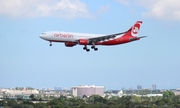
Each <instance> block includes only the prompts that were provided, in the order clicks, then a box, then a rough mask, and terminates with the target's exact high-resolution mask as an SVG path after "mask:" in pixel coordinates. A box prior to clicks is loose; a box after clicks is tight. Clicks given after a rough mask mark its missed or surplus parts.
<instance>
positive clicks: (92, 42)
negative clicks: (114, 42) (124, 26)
mask: <svg viewBox="0 0 180 108" xmlns="http://www.w3.org/2000/svg"><path fill="white" fill-rule="evenodd" d="M128 31H129V30H128ZM128 31H126V32H128ZM126 32H121V33H116V34H110V35H104V36H99V37H95V38H89V39H88V41H89V43H90V44H95V43H97V42H100V41H105V40H109V39H113V38H115V37H116V36H118V35H121V34H124V33H126Z"/></svg>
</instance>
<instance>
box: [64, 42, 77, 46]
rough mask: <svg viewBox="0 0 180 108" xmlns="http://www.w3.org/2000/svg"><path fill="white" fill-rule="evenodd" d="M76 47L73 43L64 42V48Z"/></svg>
mask: <svg viewBox="0 0 180 108" xmlns="http://www.w3.org/2000/svg"><path fill="white" fill-rule="evenodd" d="M75 45H76V43H73V42H66V43H65V46H66V47H73V46H75Z"/></svg>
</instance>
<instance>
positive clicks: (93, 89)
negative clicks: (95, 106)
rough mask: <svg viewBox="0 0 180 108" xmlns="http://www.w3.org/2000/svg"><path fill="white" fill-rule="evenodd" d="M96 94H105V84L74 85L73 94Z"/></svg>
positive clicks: (79, 95)
mask: <svg viewBox="0 0 180 108" xmlns="http://www.w3.org/2000/svg"><path fill="white" fill-rule="evenodd" d="M95 94H96V95H100V96H103V95H104V86H95V85H91V86H87V85H83V86H75V87H72V95H73V96H75V97H83V96H84V95H85V96H87V97H89V96H91V95H95Z"/></svg>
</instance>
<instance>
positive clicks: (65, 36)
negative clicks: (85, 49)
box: [40, 31, 103, 42]
mask: <svg viewBox="0 0 180 108" xmlns="http://www.w3.org/2000/svg"><path fill="white" fill-rule="evenodd" d="M100 36H103V35H102V34H88V33H74V32H59V31H50V32H44V33H42V34H41V35H40V38H42V39H44V40H47V41H57V42H58V41H62V42H66V41H67V42H69V41H70V42H77V40H79V39H88V38H94V37H100Z"/></svg>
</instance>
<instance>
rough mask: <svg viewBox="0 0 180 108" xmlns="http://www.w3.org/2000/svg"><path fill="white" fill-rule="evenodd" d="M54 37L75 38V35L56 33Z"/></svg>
mask: <svg viewBox="0 0 180 108" xmlns="http://www.w3.org/2000/svg"><path fill="white" fill-rule="evenodd" d="M54 37H61V38H73V35H72V34H62V33H54Z"/></svg>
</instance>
